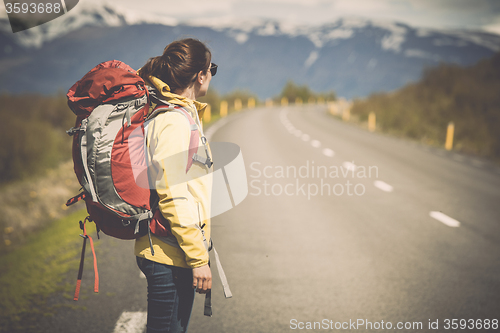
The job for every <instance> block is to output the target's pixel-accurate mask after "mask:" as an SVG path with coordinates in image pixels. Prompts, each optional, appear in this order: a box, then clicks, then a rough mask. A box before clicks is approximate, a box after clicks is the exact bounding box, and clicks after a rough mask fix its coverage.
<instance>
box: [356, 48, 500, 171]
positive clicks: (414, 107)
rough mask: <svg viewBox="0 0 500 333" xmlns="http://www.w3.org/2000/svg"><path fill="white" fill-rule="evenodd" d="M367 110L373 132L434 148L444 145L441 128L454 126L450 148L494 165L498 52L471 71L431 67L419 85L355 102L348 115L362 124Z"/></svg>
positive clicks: (499, 109)
mask: <svg viewBox="0 0 500 333" xmlns="http://www.w3.org/2000/svg"><path fill="white" fill-rule="evenodd" d="M372 111H373V112H374V113H375V114H376V119H377V128H378V129H380V130H382V131H384V132H389V133H393V134H396V135H402V136H407V137H410V138H414V139H418V140H420V141H422V142H424V143H429V144H433V145H443V144H444V141H445V138H446V127H447V125H448V123H449V122H453V123H454V124H455V140H454V148H453V149H455V150H457V151H461V152H465V153H470V154H475V155H479V156H483V157H488V158H491V159H493V160H496V161H497V162H498V161H500V53H498V54H496V55H495V56H494V57H493V58H491V59H487V60H483V61H481V62H479V63H478V64H476V65H474V66H472V67H467V68H462V67H458V66H454V65H440V66H439V67H437V68H430V69H428V70H427V71H426V72H425V73H424V75H423V77H422V79H421V80H420V82H417V83H414V84H410V85H408V86H406V87H404V88H402V89H400V90H397V91H395V92H392V93H381V94H374V95H372V96H370V97H369V98H366V99H364V100H356V101H355V102H354V105H353V108H352V111H351V113H352V114H353V115H357V116H359V118H360V120H361V121H366V119H367V118H368V114H369V113H370V112H372Z"/></svg>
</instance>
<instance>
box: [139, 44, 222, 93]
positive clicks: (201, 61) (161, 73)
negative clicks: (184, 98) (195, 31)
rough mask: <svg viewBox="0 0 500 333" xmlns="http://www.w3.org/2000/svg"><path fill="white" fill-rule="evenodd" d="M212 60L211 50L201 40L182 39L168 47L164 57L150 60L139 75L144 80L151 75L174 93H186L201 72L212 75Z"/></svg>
mask: <svg viewBox="0 0 500 333" xmlns="http://www.w3.org/2000/svg"><path fill="white" fill-rule="evenodd" d="M211 58H212V54H211V53H210V50H209V49H208V48H207V47H206V46H205V44H203V43H202V42H200V41H199V40H196V39H192V38H187V39H182V40H178V41H175V42H172V43H170V44H169V45H167V47H165V50H164V51H163V55H161V56H158V57H154V58H150V59H149V60H148V62H147V63H146V65H144V66H143V67H142V68H141V69H140V71H139V75H140V76H141V77H142V78H143V79H144V80H146V79H147V78H148V76H150V75H152V76H155V77H157V78H159V79H160V80H162V81H163V82H165V83H166V84H168V85H169V86H170V89H171V91H172V92H179V91H184V90H186V89H187V88H189V87H190V86H191V85H193V83H194V82H196V81H197V79H198V75H199V74H200V72H202V74H203V75H210V74H208V73H207V72H208V70H209V68H210V61H211ZM208 81H209V80H208ZM207 88H208V86H207Z"/></svg>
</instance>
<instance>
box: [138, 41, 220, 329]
mask: <svg viewBox="0 0 500 333" xmlns="http://www.w3.org/2000/svg"><path fill="white" fill-rule="evenodd" d="M216 69H217V65H214V64H212V63H211V53H210V51H209V49H208V48H207V47H206V46H205V45H204V44H203V43H202V42H200V41H198V40H195V39H183V40H179V41H175V42H173V43H171V44H169V45H167V47H166V48H165V50H164V52H163V55H161V56H158V57H154V58H151V59H149V61H148V62H147V63H146V65H144V67H142V68H141V69H140V70H139V72H138V73H139V75H140V76H141V77H142V78H143V79H144V81H145V82H146V83H147V84H148V85H149V86H151V87H153V88H154V91H153V92H152V95H153V98H152V107H153V108H154V107H155V105H156V104H157V103H168V104H174V105H178V106H181V107H183V108H184V110H186V111H187V112H188V113H189V114H190V116H191V117H192V118H193V119H194V120H195V122H196V124H197V125H198V130H199V131H200V136H199V137H200V142H199V147H200V149H199V153H198V154H200V155H205V154H206V155H208V154H209V152H208V150H206V149H203V147H204V143H205V142H202V138H203V129H202V128H201V123H200V121H199V119H200V117H201V116H202V115H203V111H204V109H205V107H206V104H202V103H200V102H197V101H196V100H197V98H198V97H201V96H204V95H205V94H206V93H207V90H208V86H209V84H210V80H211V79H212V76H213V75H215V73H216ZM155 96H156V98H154V97H155ZM190 138H191V127H190V124H189V121H188V120H187V119H186V115H183V114H182V113H180V112H169V111H167V112H163V113H160V114H158V115H157V116H155V117H154V118H153V119H152V120H151V122H150V123H149V124H148V131H147V139H146V143H147V146H148V153H149V154H150V158H151V159H152V163H153V165H156V166H157V167H158V168H159V170H157V171H159V172H160V173H159V174H160V177H159V178H160V179H158V178H157V180H156V193H157V195H158V207H159V210H160V212H161V214H162V216H163V217H164V218H165V220H166V221H168V222H167V223H168V226H167V227H169V228H170V231H171V233H172V235H173V236H175V240H174V242H175V241H176V243H177V244H171V242H166V241H165V239H163V238H161V237H157V236H155V235H151V242H152V244H151V246H150V240H149V237H148V236H147V235H146V236H143V237H141V238H139V239H138V240H137V241H136V244H135V255H136V256H137V263H138V266H139V268H140V269H141V270H142V272H143V273H144V274H145V275H146V278H147V282H148V321H147V332H186V331H187V327H188V323H189V318H190V316H191V309H192V305H193V301H194V295H195V291H197V292H199V293H201V294H205V293H207V292H209V291H210V290H211V288H212V274H211V271H210V267H209V266H208V261H209V256H208V251H207V245H206V244H207V242H206V240H210V201H209V199H210V194H211V185H212V184H211V178H210V177H203V176H206V175H208V174H209V173H210V172H211V171H212V170H211V164H208V163H207V164H202V163H193V164H192V165H191V166H190V167H189V170H188V171H187V173H186V165H187V163H188V148H189V145H190ZM203 140H204V138H203ZM172 156H175V157H176V158H171V157H172ZM179 157H180V158H179ZM206 157H210V156H206ZM169 158H170V159H169ZM205 238H206V240H205V241H204V239H205ZM152 250H154V253H153V252H152Z"/></svg>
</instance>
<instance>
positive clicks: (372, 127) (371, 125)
mask: <svg viewBox="0 0 500 333" xmlns="http://www.w3.org/2000/svg"><path fill="white" fill-rule="evenodd" d="M376 126H377V123H376V118H375V112H373V111H372V112H370V114H369V115H368V130H369V131H370V132H374V131H375V128H376Z"/></svg>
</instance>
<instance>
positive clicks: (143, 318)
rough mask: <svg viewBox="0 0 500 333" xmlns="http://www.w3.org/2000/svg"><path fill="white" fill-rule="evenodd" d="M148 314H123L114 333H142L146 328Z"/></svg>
mask: <svg viewBox="0 0 500 333" xmlns="http://www.w3.org/2000/svg"><path fill="white" fill-rule="evenodd" d="M147 317H148V314H147V313H146V312H126V311H125V312H123V313H122V315H121V316H120V318H119V319H118V321H117V322H116V325H115V330H114V331H113V333H141V332H143V331H144V328H145V327H146V322H147Z"/></svg>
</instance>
